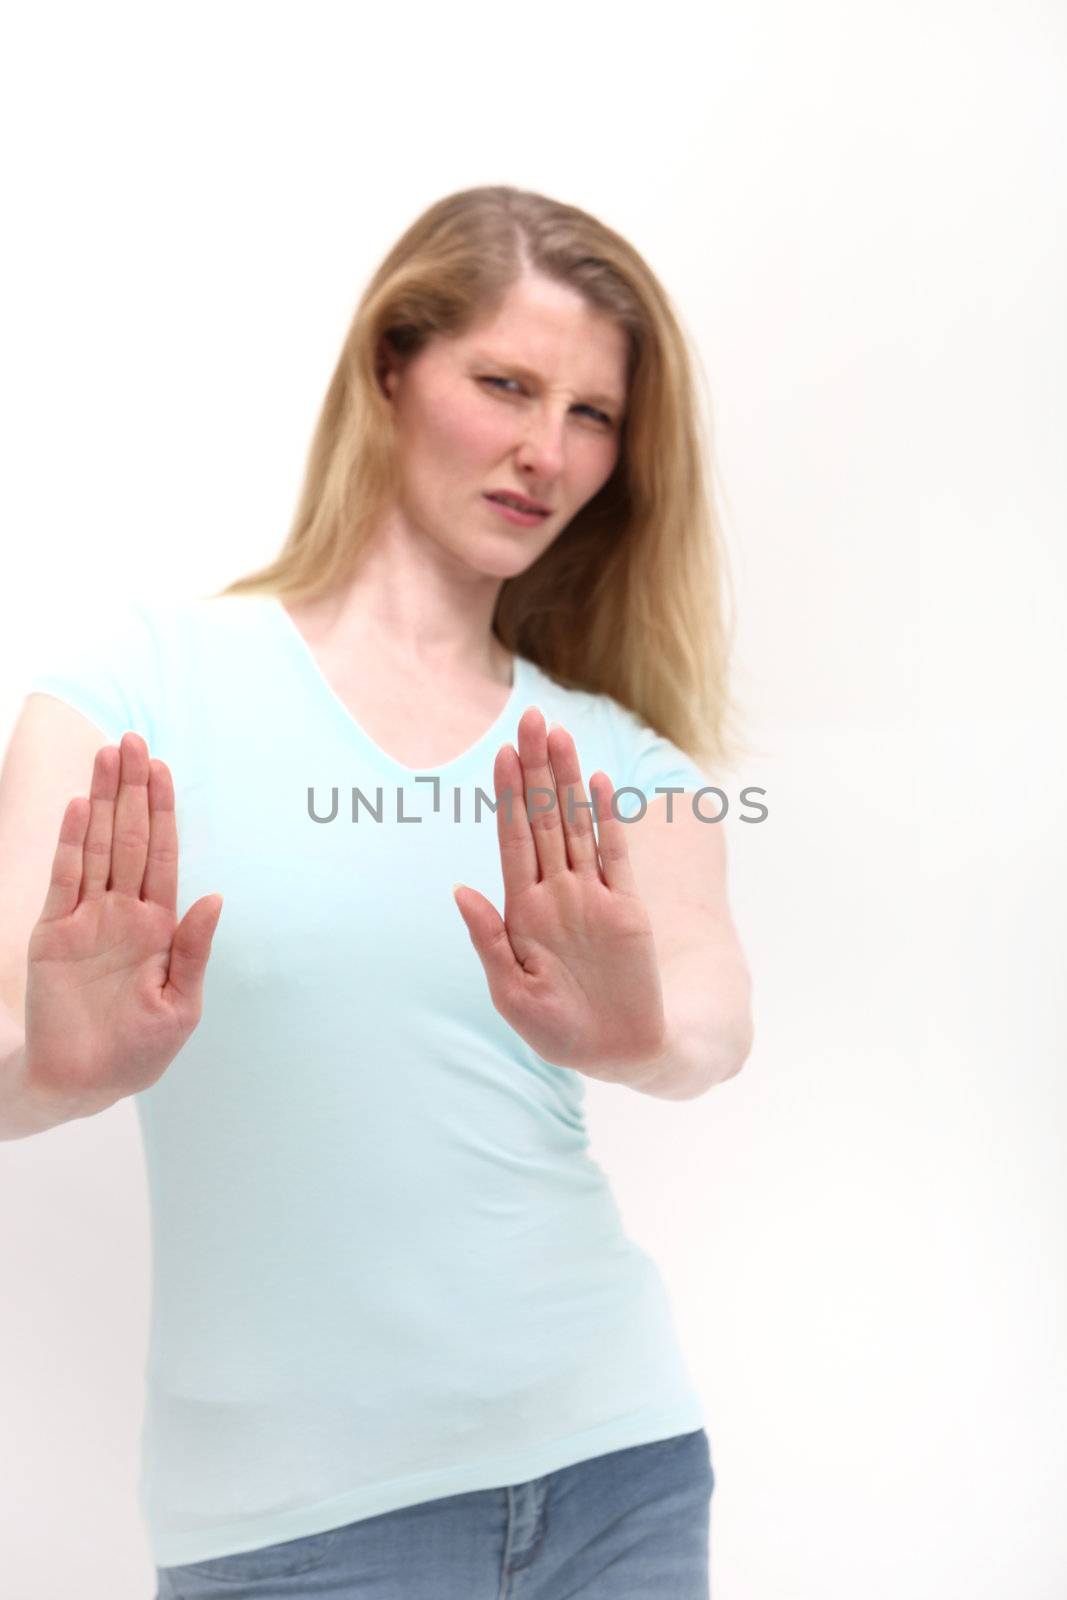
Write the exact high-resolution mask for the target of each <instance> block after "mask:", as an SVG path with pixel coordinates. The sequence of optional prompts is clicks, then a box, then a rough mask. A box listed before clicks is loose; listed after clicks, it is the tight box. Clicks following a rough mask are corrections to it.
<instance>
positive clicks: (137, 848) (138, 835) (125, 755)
mask: <svg viewBox="0 0 1067 1600" xmlns="http://www.w3.org/2000/svg"><path fill="white" fill-rule="evenodd" d="M119 754H120V756H121V757H122V765H121V770H120V773H119V792H118V798H117V799H116V801H115V816H114V821H113V823H112V832H111V882H110V883H109V885H108V887H109V888H110V889H113V890H114V891H115V893H116V894H128V895H130V896H132V898H133V899H135V900H139V899H140V898H141V884H142V883H143V882H144V869H145V863H146V862H147V860H148V776H149V772H150V770H151V769H150V766H149V759H148V746H147V745H146V744H145V742H144V740H143V739H142V738H141V735H140V734H139V733H124V734H123V735H122V740H121V742H120V744H119Z"/></svg>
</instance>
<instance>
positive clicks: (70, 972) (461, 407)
mask: <svg viewBox="0 0 1067 1600" xmlns="http://www.w3.org/2000/svg"><path fill="white" fill-rule="evenodd" d="M518 368H521V369H523V372H522V375H521V377H520V376H518V375H516V374H517V369H518ZM489 377H492V378H494V379H495V380H497V381H494V382H487V381H485V380H486V379H487V378H489ZM380 379H381V383H382V387H383V392H384V393H385V394H386V395H387V397H388V398H389V401H390V403H391V405H392V406H393V408H394V414H395V418H396V428H397V439H398V445H399V447H400V450H401V456H402V461H403V469H404V470H403V482H404V493H403V497H402V501H401V503H399V504H397V505H396V506H394V507H393V508H392V511H391V514H390V515H389V517H388V518H387V519H386V521H385V523H384V525H383V526H382V528H381V529H380V530H379V533H378V536H377V537H376V538H375V540H374V541H373V542H372V544H371V545H370V547H369V548H368V551H367V553H366V559H365V560H364V561H362V562H361V565H360V567H359V569H358V572H357V574H356V576H355V578H354V579H353V580H352V582H351V583H350V584H349V585H348V586H347V587H346V588H345V590H344V591H343V592H340V593H337V594H334V595H332V596H330V597H329V599H328V601H327V602H320V603H318V604H317V605H315V606H306V607H303V608H292V609H291V610H290V615H291V617H292V619H293V622H294V625H295V626H296V627H297V628H298V629H299V630H300V631H301V632H302V633H303V635H304V637H305V639H306V640H307V641H308V644H309V647H310V648H311V649H312V651H313V653H314V655H315V657H316V660H317V662H318V665H319V666H320V668H321V670H322V672H323V675H324V676H325V677H326V679H327V681H329V682H330V683H331V685H332V687H333V688H334V690H335V692H336V693H337V694H338V696H339V697H340V698H341V699H342V701H343V702H344V703H345V704H346V705H347V706H348V708H349V710H350V711H351V713H352V715H353V716H354V718H355V719H356V720H357V721H358V722H359V723H360V725H361V726H362V727H363V728H364V729H365V730H366V731H367V733H368V734H369V736H370V737H371V738H372V739H374V740H375V742H376V743H377V744H378V745H379V746H380V748H382V749H384V750H386V751H387V752H388V753H389V754H390V755H392V756H393V757H394V759H396V760H398V761H400V762H401V763H402V764H404V765H406V766H409V767H412V768H413V769H414V768H419V767H427V766H432V765H434V764H436V763H443V762H446V761H449V760H451V759H452V758H453V757H455V756H456V755H457V754H458V753H460V752H462V751H463V750H465V749H467V748H468V747H469V746H470V745H471V744H473V743H474V742H475V740H476V739H477V738H478V737H479V736H480V735H481V733H482V732H483V731H484V729H485V728H486V727H487V726H488V725H489V724H490V723H491V722H492V721H494V720H495V718H496V717H497V715H498V714H499V712H500V710H501V709H502V707H503V705H504V703H505V701H506V699H507V696H508V692H509V689H510V682H511V660H510V657H509V656H508V653H507V652H506V651H505V650H504V649H503V648H502V647H501V646H500V644H499V643H498V641H497V640H496V639H495V637H494V636H493V634H492V631H491V620H492V614H493V608H494V605H495V602H496V597H497V594H498V592H499V588H500V585H501V583H502V582H503V581H504V580H505V579H506V578H508V577H510V576H512V575H513V574H515V573H518V572H521V571H523V570H524V569H525V568H526V567H527V566H528V565H529V564H530V563H531V562H533V561H534V560H536V558H537V556H538V555H539V554H540V553H541V552H542V551H543V550H544V549H545V548H546V547H547V546H548V544H549V543H551V541H552V540H553V539H554V538H556V537H557V535H558V534H559V533H560V532H561V531H562V529H563V528H564V527H566V525H567V524H568V523H569V522H570V520H571V519H572V518H573V517H574V515H575V514H576V513H577V511H578V510H579V509H580V508H581V507H582V506H583V505H584V504H586V503H587V501H588V500H590V499H591V498H592V496H593V495H595V494H596V493H597V491H598V490H599V489H600V488H601V487H602V486H603V484H604V483H605V482H606V481H607V479H608V478H609V476H610V475H611V472H612V470H613V469H614V467H615V465H616V462H617V459H618V450H619V423H620V422H621V419H622V416H623V414H624V407H625V399H626V396H625V342H624V337H623V335H622V333H621V332H620V330H619V329H618V328H617V327H616V326H615V325H614V324H613V323H611V322H610V320H609V319H607V318H605V317H603V316H602V315H600V314H598V313H596V312H594V311H593V310H591V309H590V308H589V307H588V306H587V305H586V304H585V302H584V301H583V300H582V299H581V297H580V296H579V295H577V294H576V293H575V292H574V291H572V290H570V289H569V288H567V287H565V286H563V285H559V284H556V283H553V282H550V281H549V280H547V279H544V278H540V277H526V278H524V279H522V280H520V282H519V283H518V284H517V285H515V286H513V288H512V290H511V291H510V292H509V294H508V296H507V298H506V299H505V301H504V304H503V306H502V307H501V309H500V310H499V311H498V312H497V314H496V315H495V316H493V317H492V318H490V319H487V320H483V321H482V322H481V323H479V324H478V325H477V326H476V327H475V328H473V329H471V330H468V332H467V333H466V334H465V335H464V336H463V337H461V338H458V339H448V340H445V339H437V340H433V341H431V342H430V343H429V344H428V345H427V346H425V347H424V349H423V350H421V351H420V352H419V354H418V355H417V356H416V357H415V358H414V359H409V360H408V361H407V362H401V361H398V360H396V359H395V358H393V357H392V356H391V355H390V352H388V351H387V350H386V351H383V365H382V369H381V374H380ZM501 380H503V381H501ZM501 489H503V490H513V491H519V492H521V493H524V494H526V495H528V496H529V497H531V498H533V499H537V500H539V501H541V502H542V503H544V504H545V505H546V506H548V507H549V508H550V511H551V514H550V515H549V516H548V517H546V518H545V519H544V520H543V521H542V522H540V523H538V524H537V525H535V526H530V527H520V526H517V525H516V524H514V523H511V522H509V521H507V520H506V519H505V518H503V517H501V516H500V515H498V513H497V512H496V511H495V510H494V509H493V507H492V506H491V505H489V504H487V503H486V501H485V499H484V494H485V492H486V491H488V490H493V491H495V490H501ZM357 666H358V671H357V670H356V667H357ZM493 779H494V785H495V789H496V795H497V798H498V800H502V799H503V798H504V796H505V795H506V794H507V793H508V792H509V791H510V792H511V794H513V795H515V796H518V795H526V796H527V801H528V804H527V805H523V804H516V805H514V806H512V807H511V808H510V817H509V810H508V807H507V806H506V805H503V804H502V805H501V806H500V808H499V810H498V812H497V829H498V840H499V845H500V854H501V869H502V875H503V883H504V906H503V915H501V914H500V912H499V911H498V909H497V908H496V907H495V906H494V905H492V903H491V902H490V901H489V900H487V899H486V898H485V897H484V896H483V895H481V894H479V893H478V892H477V891H476V890H474V889H471V888H469V887H465V886H460V887H459V888H457V890H456V891H455V900H456V906H457V910H458V914H459V917H460V918H462V921H463V922H464V923H465V925H466V929H467V932H468V933H469V935H470V937H471V940H472V942H473V944H474V947H475V949H476V951H477V953H478V955H479V958H480V960H481V962H482V966H483V969H484V972H485V976H486V981H487V984H488V988H489V993H490V996H491V998H492V1000H493V1003H494V1005H495V1006H496V1007H497V1009H498V1011H499V1012H500V1013H501V1015H502V1016H503V1017H504V1018H505V1019H506V1020H507V1021H508V1022H509V1023H510V1025H511V1026H512V1027H514V1028H515V1030H516V1031H517V1032H518V1033H519V1034H520V1035H522V1037H523V1038H525V1039H526V1040H527V1042H528V1043H529V1044H530V1045H531V1046H532V1048H534V1049H535V1050H536V1051H537V1052H538V1053H539V1054H541V1055H542V1056H544V1058H545V1059H546V1060H548V1061H552V1062H555V1063H556V1064H558V1065H561V1066H568V1067H572V1068H573V1069H574V1070H576V1071H580V1072H585V1073H587V1074H588V1075H590V1076H593V1077H598V1078H601V1079H605V1080H607V1081H611V1082H616V1083H621V1084H627V1085H629V1086H631V1087H633V1088H635V1089H638V1090H640V1091H642V1092H646V1093H649V1094H653V1095H657V1096H661V1097H663V1098H669V1099H688V1098H692V1097H693V1096H695V1095H697V1094H700V1093H703V1092H704V1090H706V1089H707V1088H709V1087H710V1086H711V1084H713V1083H716V1082H719V1081H721V1080H722V1079H723V1078H726V1077H729V1076H731V1075H732V1074H733V1073H735V1072H736V1071H738V1070H739V1068H740V1066H741V1065H742V1063H743V1062H744V1060H745V1058H746V1056H747V1054H748V1051H749V1049H750V1046H751V1031H752V1030H751V1014H750V999H749V990H750V985H749V978H748V970H747V966H746V964H745V961H744V957H743V955H742V953H741V950H740V946H739V943H738V940H737V936H736V932H735V930H734V928H733V925H732V922H731V919H730V915H729V911H728V909H727V904H726V893H725V862H724V847H723V839H722V833H721V830H720V829H719V828H717V827H714V826H708V825H706V824H704V823H701V822H699V821H698V820H697V819H696V818H695V817H694V816H693V815H692V810H691V807H690V806H689V805H688V804H686V803H684V802H683V803H681V804H678V803H676V804H675V807H674V814H673V818H672V819H671V820H668V818H667V806H668V801H667V799H666V797H663V798H661V799H658V800H656V801H652V802H650V803H649V805H648V809H647V811H646V813H645V815H644V817H643V819H642V820H641V821H640V822H637V823H632V824H625V823H622V822H621V821H619V820H618V819H615V818H613V817H612V816H611V812H610V805H609V800H610V795H611V792H612V789H613V787H614V785H613V784H612V781H611V778H610V777H609V775H608V774H606V773H604V772H594V773H592V774H590V775H589V784H588V788H587V786H586V784H585V779H584V775H583V774H582V771H581V767H580V763H579V758H578V752H577V749H576V747H575V743H574V740H573V739H572V737H571V735H570V733H569V732H568V731H567V730H566V729H565V728H555V727H554V728H553V729H552V730H549V729H548V728H546V725H545V720H544V717H543V715H542V713H541V711H540V709H539V708H538V707H536V706H531V707H527V708H526V710H525V711H524V712H523V714H522V716H521V718H520V721H519V725H518V738H517V748H516V747H515V746H512V745H510V744H509V745H504V746H502V747H501V749H500V750H499V751H498V752H497V756H496V761H495V764H494V772H493ZM534 786H538V787H549V788H550V789H551V790H552V792H553V794H554V795H555V803H554V804H550V805H549V806H547V807H545V805H544V802H543V799H540V798H539V799H536V800H533V801H532V802H531V801H530V800H529V792H530V791H531V790H532V789H533V787H534ZM568 790H569V791H570V793H571V795H572V797H573V799H574V801H575V802H576V803H575V805H574V820H573V821H572V820H571V813H570V812H569V811H568V808H567V803H566V796H567V792H568ZM68 792H69V791H68ZM586 800H592V801H593V802H594V805H595V815H596V818H597V831H596V832H594V829H593V823H592V820H591V818H590V812H589V810H588V809H587V808H586V807H585V806H583V804H582V802H584V801H586ZM177 871H178V845H177V837H176V832H175V828H174V790H173V782H172V779H171V776H170V773H169V771H168V769H167V767H166V765H165V763H163V762H162V761H160V760H158V759H153V758H152V757H151V755H150V753H149V751H148V748H147V745H146V744H145V742H144V740H143V739H141V738H140V736H139V735H137V734H135V733H127V734H126V735H124V737H123V739H122V741H121V744H120V746H119V747H115V746H113V745H106V746H104V747H103V748H99V749H97V750H96V754H95V759H94V762H93V774H92V782H91V787H90V795H89V798H88V799H86V798H82V797H78V798H76V799H73V800H71V801H70V802H69V803H68V804H67V807H66V810H65V812H64V814H63V818H62V822H61V826H60V835H59V840H58V844H57V845H56V848H55V853H54V857H53V861H52V872H51V881H50V884H49V888H48V893H47V896H46V899H45V904H44V907H43V909H42V911H41V913H40V916H39V919H38V922H37V924H36V925H35V927H34V928H33V931H32V934H31V937H30V944H29V951H28V962H27V968H26V990H25V1042H24V1046H23V1048H22V1049H21V1050H16V1051H15V1052H14V1053H13V1054H12V1055H11V1056H10V1057H9V1058H8V1063H7V1065H8V1067H9V1070H8V1071H7V1072H6V1074H5V1084H4V1094H3V1095H0V1101H3V1100H4V1099H5V1098H6V1101H7V1104H8V1106H9V1110H8V1111H7V1112H5V1115H4V1119H0V1120H5V1128H4V1129H0V1133H2V1136H5V1137H18V1136H19V1135H20V1134H21V1133H24V1132H28V1131H34V1129H35V1128H38V1127H45V1126H48V1125H50V1124H51V1122H53V1121H56V1120H62V1119H63V1118H64V1117H66V1116H71V1115H88V1114H92V1113H93V1112H95V1111H97V1110H100V1109H103V1108H104V1107H105V1106H107V1105H110V1104H113V1103H114V1102H115V1101H116V1100H117V1099H119V1098H121V1097H122V1096H124V1095H128V1094H133V1093H136V1092H138V1091H139V1090H142V1089H145V1088H147V1087H149V1086H150V1085H151V1084H152V1083H154V1082H155V1081H156V1080H157V1079H158V1078H159V1077H160V1076H161V1075H162V1073H163V1071H165V1070H166V1067H167V1065H168V1064H169V1062H170V1061H171V1060H172V1059H173V1057H174V1056H175V1055H176V1054H177V1052H178V1050H179V1049H180V1048H181V1046H182V1044H183V1043H184V1042H185V1040H186V1038H187V1037H188V1036H189V1034H190V1033H191V1032H192V1030H193V1028H195V1027H196V1025H197V1023H198V1021H199V1017H200V1010H201V1005H202V993H203V977H204V971H205V969H206V965H207V961H208V958H209V955H210V948H211V940H212V937H213V934H214V931H215V927H216V925H217V922H218V917H219V914H220V911H221V897H220V896H218V895H208V896H204V897H203V898H202V899H200V900H198V901H197V902H196V903H195V904H194V905H193V906H191V907H190V909H189V910H188V911H187V912H186V914H185V916H184V917H183V919H182V921H181V922H180V923H178V921H177V918H176V887H177ZM457 931H458V922H457ZM72 1042H76V1043H77V1048H76V1049H75V1048H74V1047H73V1043H72ZM16 1097H17V1098H16Z"/></svg>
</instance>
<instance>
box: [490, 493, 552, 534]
mask: <svg viewBox="0 0 1067 1600" xmlns="http://www.w3.org/2000/svg"><path fill="white" fill-rule="evenodd" d="M482 499H483V500H487V501H488V502H489V504H490V505H491V506H492V507H493V510H494V511H499V512H500V515H501V516H502V517H507V519H508V521H509V522H515V523H517V524H518V525H519V527H520V528H534V527H536V526H537V524H538V523H539V522H544V520H545V518H546V517H547V516H548V512H547V511H520V510H519V509H518V507H517V506H512V505H507V504H506V503H505V502H504V501H503V500H496V499H494V497H493V496H492V495H491V494H486V495H483V496H482Z"/></svg>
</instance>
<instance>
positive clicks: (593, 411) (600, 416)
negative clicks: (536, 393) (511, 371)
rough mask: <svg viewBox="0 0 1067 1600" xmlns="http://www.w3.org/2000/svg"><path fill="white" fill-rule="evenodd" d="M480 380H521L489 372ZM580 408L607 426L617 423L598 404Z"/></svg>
mask: <svg viewBox="0 0 1067 1600" xmlns="http://www.w3.org/2000/svg"><path fill="white" fill-rule="evenodd" d="M479 381H480V382H481V383H518V381H519V380H518V379H517V378H501V377H495V376H490V375H488V374H487V375H486V376H485V377H483V378H481V379H480V380H479ZM578 410H579V411H588V413H589V415H590V416H591V417H595V418H596V419H597V421H598V422H602V423H604V425H605V426H606V427H608V428H613V427H614V426H615V424H614V423H613V422H612V420H611V418H610V417H609V416H607V415H606V414H605V413H604V412H603V411H598V410H597V408H596V406H579V407H578Z"/></svg>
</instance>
